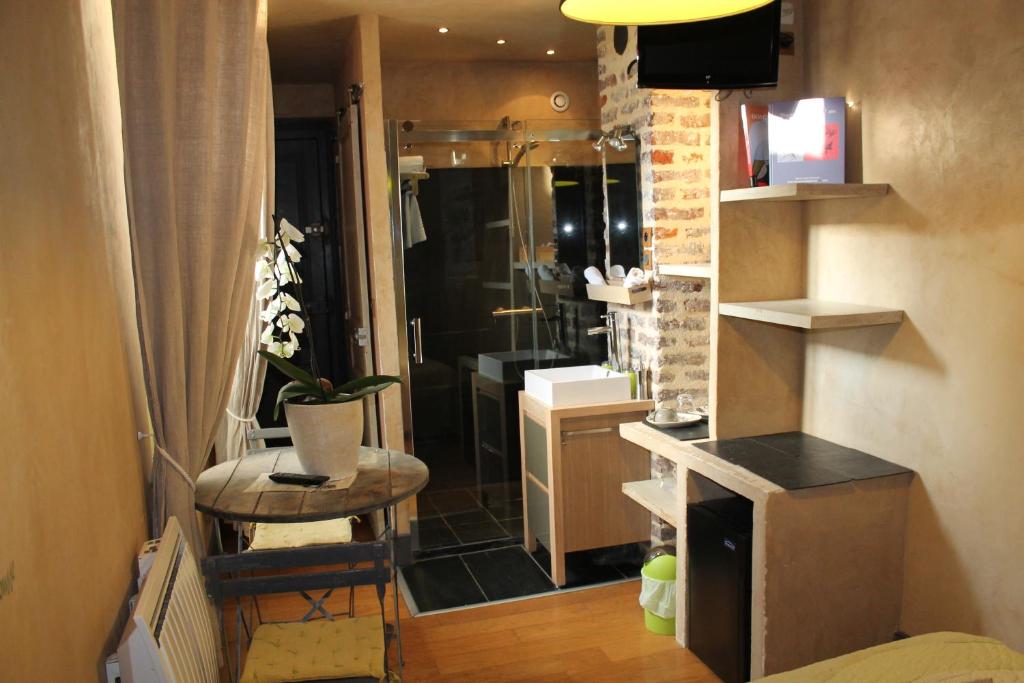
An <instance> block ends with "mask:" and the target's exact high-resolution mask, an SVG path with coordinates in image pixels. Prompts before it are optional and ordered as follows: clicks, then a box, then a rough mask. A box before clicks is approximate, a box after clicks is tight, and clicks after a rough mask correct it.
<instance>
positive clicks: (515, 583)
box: [462, 546, 555, 600]
mask: <svg viewBox="0 0 1024 683" xmlns="http://www.w3.org/2000/svg"><path fill="white" fill-rule="evenodd" d="M462 559H463V561H464V562H465V563H466V566H467V567H469V571H470V572H471V573H472V574H473V577H474V578H475V579H476V582H477V583H478V584H479V585H480V587H481V588H482V589H483V591H484V595H486V596H487V599H488V600H505V599H507V598H519V597H523V596H525V595H536V594H537V593H547V592H549V591H552V590H554V588H555V587H554V584H552V583H551V581H550V580H549V579H548V577H547V575H546V574H544V572H543V571H541V569H540V567H538V566H537V563H536V562H534V561H533V559H532V558H531V557H530V554H529V553H527V552H526V549H525V548H523V547H522V546H514V547H511V548H502V549H501V550H487V551H484V552H481V553H467V554H465V555H463V556H462Z"/></svg>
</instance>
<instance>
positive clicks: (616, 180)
mask: <svg viewBox="0 0 1024 683" xmlns="http://www.w3.org/2000/svg"><path fill="white" fill-rule="evenodd" d="M598 142H599V143H601V141H600V140H599V141H598ZM602 154H603V155H604V161H605V168H606V169H607V178H606V180H605V184H604V193H605V198H606V200H607V202H608V255H607V258H608V263H607V265H608V266H612V265H615V266H622V267H623V269H624V270H625V271H626V272H629V269H630V268H643V269H649V268H650V263H648V262H646V260H645V259H644V254H643V241H642V240H641V234H642V232H643V216H642V213H641V206H640V174H639V167H640V163H639V162H640V146H639V144H638V143H637V140H636V138H635V137H634V136H633V135H632V133H631V132H629V131H627V130H622V129H616V130H615V131H613V132H612V134H611V135H609V136H607V137H606V138H605V142H604V143H602Z"/></svg>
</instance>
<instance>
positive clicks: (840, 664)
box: [759, 632, 1024, 683]
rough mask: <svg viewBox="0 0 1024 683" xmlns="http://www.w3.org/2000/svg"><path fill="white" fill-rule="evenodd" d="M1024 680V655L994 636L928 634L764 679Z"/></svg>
mask: <svg viewBox="0 0 1024 683" xmlns="http://www.w3.org/2000/svg"><path fill="white" fill-rule="evenodd" d="M982 680H984V681H991V682H992V683H1002V682H1003V681H1024V654H1021V653H1019V652H1016V651H1014V650H1011V649H1010V648H1009V647H1007V646H1006V645H1004V644H1002V643H1001V642H999V641H998V640H994V639H992V638H983V637H982V636H972V635H969V634H966V633H951V632H942V633H928V634H926V635H923V636H915V637H913V638H907V639H905V640H897V641H895V642H892V643H886V644H884V645H878V646H875V647H869V648H867V649H865V650H858V651H856V652H851V653H850V654H848V655H843V656H842V657H836V658H834V659H826V660H825V661H823V662H818V663H817V664H811V665H809V666H805V667H802V668H799V669H794V670H793V671H788V672H786V673H782V674H776V675H774V676H768V677H767V678H762V679H761V681H759V683H761V682H763V683H870V682H871V681H915V682H917V683H926V682H927V683H939V682H940V681H941V682H942V683H974V682H976V681H982Z"/></svg>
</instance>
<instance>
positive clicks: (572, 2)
mask: <svg viewBox="0 0 1024 683" xmlns="http://www.w3.org/2000/svg"><path fill="white" fill-rule="evenodd" d="M771 1H772V0H689V1H688V2H680V1H679V0H645V1H644V2H622V1H621V0H562V1H561V3H560V4H559V8H560V9H561V10H562V14H564V15H565V16H566V17H568V18H570V19H575V20H576V21H583V22H586V23H588V24H608V25H611V26H627V25H633V24H682V23H684V22H688V21H704V20H706V19H717V18H719V17H728V16H732V15H734V14H741V13H743V12H749V11H750V10H753V9H757V8H758V7H764V6H765V5H767V4H768V3H769V2H771Z"/></svg>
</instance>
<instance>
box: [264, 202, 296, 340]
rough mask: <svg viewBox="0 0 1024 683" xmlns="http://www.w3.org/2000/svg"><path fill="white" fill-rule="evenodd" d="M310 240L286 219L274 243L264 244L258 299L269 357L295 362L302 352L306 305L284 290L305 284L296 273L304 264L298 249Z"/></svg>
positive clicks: (279, 223) (278, 227)
mask: <svg viewBox="0 0 1024 683" xmlns="http://www.w3.org/2000/svg"><path fill="white" fill-rule="evenodd" d="M305 239H306V237H305V235H303V234H302V231H301V230H299V229H298V228H296V227H295V226H294V225H292V224H291V223H289V222H288V219H287V218H282V219H280V221H279V222H278V224H277V227H276V229H275V230H274V236H273V239H269V240H262V241H261V242H260V251H259V256H258V257H257V259H256V283H257V284H256V296H257V298H259V299H260V301H265V302H267V303H266V304H264V307H263V311H262V312H261V313H260V320H262V321H263V322H264V323H266V327H264V328H263V333H262V334H261V335H260V343H261V344H263V345H264V346H265V347H266V350H267V352H268V353H270V354H273V355H275V356H277V357H279V358H291V357H292V356H294V355H295V352H296V351H298V350H299V348H300V347H299V337H298V335H300V334H302V331H303V330H305V329H306V321H305V320H303V318H302V316H301V315H300V313H301V312H302V304H300V303H299V300H298V299H296V298H295V297H294V296H292V295H291V294H289V293H288V292H286V291H284V286H285V285H287V284H289V283H295V284H296V286H298V285H299V284H301V283H302V278H300V277H299V274H298V273H297V272H296V270H295V264H296V263H298V262H299V261H301V260H302V254H301V253H300V252H299V250H298V249H296V248H295V244H296V243H299V244H301V243H302V242H304V241H305Z"/></svg>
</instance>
